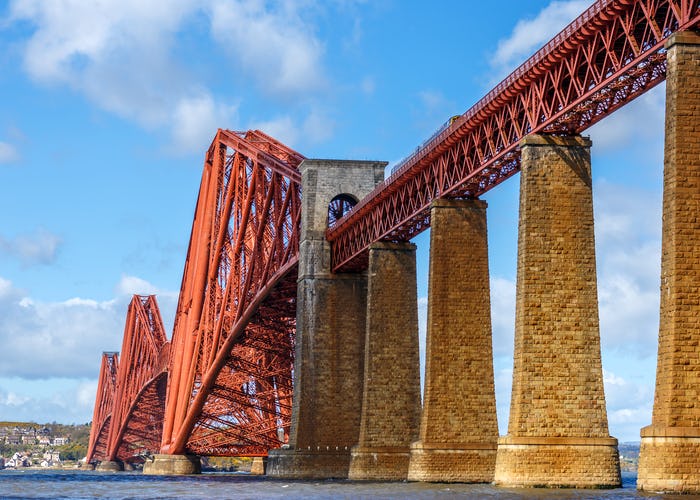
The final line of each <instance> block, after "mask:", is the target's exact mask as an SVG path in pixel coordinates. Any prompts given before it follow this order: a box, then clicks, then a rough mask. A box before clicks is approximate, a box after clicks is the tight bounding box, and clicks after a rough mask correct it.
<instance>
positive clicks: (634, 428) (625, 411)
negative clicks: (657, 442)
mask: <svg viewBox="0 0 700 500" xmlns="http://www.w3.org/2000/svg"><path fill="white" fill-rule="evenodd" d="M603 384H604V386H605V396H606V403H607V410H608V422H609V426H610V427H611V428H612V429H614V433H615V437H617V438H618V439H619V440H620V441H622V442H624V441H639V430H640V429H641V428H642V427H644V426H645V425H649V424H650V423H651V413H652V407H653V404H654V385H653V375H652V378H651V381H650V380H641V379H639V380H631V379H629V378H626V377H622V376H620V375H617V374H615V373H614V372H612V371H609V370H603Z"/></svg>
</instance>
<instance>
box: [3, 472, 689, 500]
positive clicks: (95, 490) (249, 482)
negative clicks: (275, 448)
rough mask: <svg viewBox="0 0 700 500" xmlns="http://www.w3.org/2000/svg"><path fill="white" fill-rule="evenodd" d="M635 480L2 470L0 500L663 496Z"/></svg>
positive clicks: (628, 477) (626, 475) (625, 477)
mask: <svg viewBox="0 0 700 500" xmlns="http://www.w3.org/2000/svg"><path fill="white" fill-rule="evenodd" d="M636 479H637V478H636V475H635V474H634V473H628V472H623V473H622V482H623V487H622V488H620V489H615V490H546V489H504V488H496V487H494V486H491V485H469V484H429V483H368V482H358V481H341V480H336V481H289V480H280V479H270V478H266V477H260V476H250V475H246V474H234V473H210V474H201V475H198V476H144V475H142V474H141V473H140V472H111V473H109V472H108V473H105V472H95V471H69V470H66V471H48V470H16V471H15V470H4V471H0V498H2V499H24V498H55V499H92V498H109V499H122V500H126V499H143V500H146V499H164V498H192V499H219V498H221V499H223V498H250V499H258V498H261V499H265V498H311V499H315V498H334V499H335V498H347V499H356V498H357V499H370V498H419V499H420V498H424V499H428V498H440V499H449V498H504V499H530V498H532V499H537V498H543V499H551V500H555V499H569V498H575V499H593V498H606V499H613V498H663V496H662V495H650V494H645V493H640V492H638V491H637V490H636V487H635V483H636ZM685 498H688V497H683V499H685Z"/></svg>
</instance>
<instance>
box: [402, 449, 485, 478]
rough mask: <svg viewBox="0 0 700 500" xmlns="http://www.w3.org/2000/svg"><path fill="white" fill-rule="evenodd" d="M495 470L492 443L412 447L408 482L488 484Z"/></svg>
mask: <svg viewBox="0 0 700 500" xmlns="http://www.w3.org/2000/svg"><path fill="white" fill-rule="evenodd" d="M495 466H496V444H495V443H471V444H469V443H459V444H452V445H450V444H445V443H439V444H436V445H430V444H427V443H421V442H417V443H413V445H412V446H411V464H410V467H409V469H408V479H409V480H410V481H426V482H444V483H490V482H491V481H493V471H494V468H495Z"/></svg>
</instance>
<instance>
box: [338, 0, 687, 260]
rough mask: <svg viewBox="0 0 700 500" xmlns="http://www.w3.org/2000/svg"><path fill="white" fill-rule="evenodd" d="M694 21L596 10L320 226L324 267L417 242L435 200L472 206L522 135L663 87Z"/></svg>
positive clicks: (670, 13)
mask: <svg viewBox="0 0 700 500" xmlns="http://www.w3.org/2000/svg"><path fill="white" fill-rule="evenodd" d="M699 23H700V2H698V0H599V1H597V2H595V3H594V4H593V5H592V6H591V7H590V8H589V9H587V10H586V11H585V12H584V13H583V14H582V15H581V16H579V17H578V18H577V19H576V20H574V21H573V22H572V23H571V24H570V25H569V26H567V27H566V28H565V29H564V30H563V31H562V32H561V33H559V34H558V35H557V36H555V37H554V38H553V39H552V40H551V41H550V42H549V43H547V45H545V46H544V47H542V48H541V49H540V50H539V51H538V52H537V53H535V55H533V56H532V57H531V58H530V59H528V60H527V61H526V62H525V63H524V64H522V65H521V66H520V67H519V68H518V69H516V70H515V71H514V72H513V73H512V74H511V75H510V76H509V77H507V78H506V79H505V80H504V81H503V82H501V83H500V84H499V85H498V86H497V87H496V88H494V89H493V90H492V91H491V92H489V93H488V94H487V95H486V96H485V97H484V98H483V99H481V100H480V101H479V102H478V103H477V104H476V105H475V106H473V107H472V108H471V109H469V110H468V111H467V112H466V113H464V114H463V115H462V116H460V117H459V118H457V119H456V120H454V121H453V122H452V123H451V124H450V125H449V126H448V127H447V128H446V129H445V130H441V131H439V132H438V133H436V134H435V135H434V136H433V137H431V138H430V139H428V141H426V143H424V146H423V147H422V148H420V149H419V150H418V151H417V152H416V153H415V154H413V155H412V156H410V157H409V158H408V159H407V160H405V162H403V163H402V164H401V165H399V166H398V167H399V168H397V169H396V170H395V172H394V173H393V174H392V175H391V176H390V177H389V178H388V179H387V180H386V181H385V182H384V183H382V184H380V185H379V186H377V188H376V189H375V190H374V191H373V192H372V193H371V194H370V195H369V196H367V197H366V198H365V199H363V200H362V201H361V202H360V203H359V204H358V205H357V206H355V207H354V208H353V210H352V211H351V212H350V213H349V214H348V215H347V216H345V217H344V218H342V219H341V220H340V221H338V223H337V224H336V225H335V226H333V227H332V228H329V230H328V232H327V233H326V237H327V239H328V240H329V241H330V242H331V248H332V259H333V264H332V265H333V269H334V270H335V271H341V270H351V269H357V268H361V267H363V266H364V265H365V262H366V253H367V250H368V248H369V245H370V244H371V243H372V242H375V241H379V240H387V241H407V240H409V239H411V238H412V237H414V236H416V235H417V234H419V233H420V232H421V231H423V230H424V229H426V228H427V227H428V226H429V225H430V217H429V210H430V203H431V202H432V200H434V199H435V198H441V197H446V198H476V197H478V196H479V195H481V194H483V193H484V192H486V191H488V190H489V189H491V188H493V187H494V186H496V185H498V184H499V183H501V182H502V181H504V180H505V179H507V178H508V177H510V176H512V175H513V174H515V173H516V172H518V171H519V169H520V151H519V146H518V144H519V141H520V140H521V139H522V138H523V137H525V136H526V135H528V134H531V133H549V134H560V135H568V134H577V133H580V132H582V131H584V130H585V129H587V128H588V127H590V126H591V125H593V124H594V123H596V122H598V121H599V120H601V119H603V118H604V117H606V116H608V115H609V114H611V113H612V112H613V111H615V110H616V109H618V108H620V107H622V106H623V105H625V104H626V103H628V102H629V101H631V100H632V99H634V98H636V97H638V96H639V95H641V94H643V93H644V92H646V91H647V90H649V89H650V88H652V87H653V86H654V85H656V84H658V83H660V82H661V81H663V80H664V79H665V77H666V54H665V51H664V49H663V45H664V41H665V40H666V39H667V38H668V37H669V36H670V35H671V34H672V33H674V32H676V31H681V30H687V29H693V28H696V27H697V26H698V24H699Z"/></svg>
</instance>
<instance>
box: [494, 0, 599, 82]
mask: <svg viewBox="0 0 700 500" xmlns="http://www.w3.org/2000/svg"><path fill="white" fill-rule="evenodd" d="M592 3H593V1H592V0H569V1H554V2H551V3H550V4H549V5H548V6H547V7H545V8H544V9H542V10H541V11H540V12H539V14H537V16H535V17H534V18H532V19H522V20H520V21H518V23H517V24H516V25H515V28H513V32H512V33H511V35H510V36H509V37H508V38H505V39H503V40H501V41H499V42H498V47H497V49H496V52H495V54H493V56H492V57H491V65H492V67H493V69H494V70H495V71H496V78H495V80H499V79H501V78H503V77H505V76H506V75H507V74H508V73H510V72H511V71H512V70H514V69H515V68H516V67H517V66H518V65H520V64H521V63H523V62H524V61H525V60H526V59H527V58H528V57H530V56H531V55H532V54H533V53H534V52H535V51H536V50H537V49H539V48H540V47H541V46H542V45H544V44H545V43H546V42H547V41H548V40H549V39H551V38H552V37H553V36H554V35H556V34H557V33H559V32H560V31H561V30H562V29H564V28H565V27H566V26H567V25H568V24H569V23H570V22H571V21H573V20H574V19H576V18H577V17H578V16H579V15H580V14H581V13H582V12H583V11H584V10H586V9H587V8H588V7H590V6H591V4H592ZM494 83H495V81H494Z"/></svg>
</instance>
